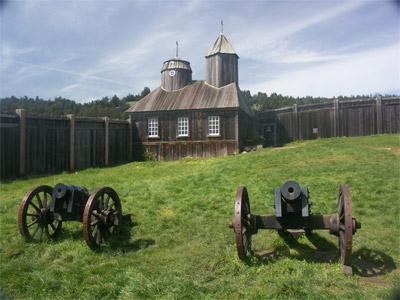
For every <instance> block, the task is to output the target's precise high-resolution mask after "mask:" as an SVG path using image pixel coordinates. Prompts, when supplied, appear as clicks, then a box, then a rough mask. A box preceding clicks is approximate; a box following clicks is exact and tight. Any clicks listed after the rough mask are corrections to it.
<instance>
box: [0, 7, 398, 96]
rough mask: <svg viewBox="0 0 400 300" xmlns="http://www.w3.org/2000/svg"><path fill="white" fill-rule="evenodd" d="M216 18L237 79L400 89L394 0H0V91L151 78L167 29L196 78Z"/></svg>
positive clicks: (299, 90) (78, 89)
mask: <svg viewBox="0 0 400 300" xmlns="http://www.w3.org/2000/svg"><path fill="white" fill-rule="evenodd" d="M221 19H223V22H224V29H223V31H224V34H225V36H226V37H227V39H228V40H229V42H230V43H231V45H232V46H233V48H234V49H235V50H236V52H237V54H238V55H239V57H240V59H239V86H240V88H241V89H242V90H250V92H251V93H252V94H255V93H257V92H265V93H267V94H271V93H273V92H276V93H280V94H283V95H291V96H300V97H301V96H323V97H335V96H339V95H358V94H368V95H375V94H400V2H399V1H383V0H382V1H144V0H140V1H139V0H138V1H124V0H115V1H105V0H97V1H90V0H87V1H83V0H81V1H78V0H77V1H60V0H58V1H35V0H31V1H16V0H0V41H1V42H0V47H1V49H0V97H8V96H12V95H13V96H17V97H19V96H28V97H35V96H39V97H42V98H45V99H52V98H54V97H57V96H61V97H65V98H69V99H72V100H76V101H79V102H86V101H90V100H93V99H99V98H102V97H105V96H113V95H117V96H119V97H123V96H126V95H128V94H137V93H140V92H141V91H142V90H143V88H144V87H145V86H147V87H149V88H150V89H151V90H153V89H155V88H157V87H158V86H159V85H160V78H161V74H160V70H161V66H162V63H163V62H164V61H165V60H167V59H170V58H172V57H174V56H175V47H176V46H175V41H178V42H179V56H180V57H181V58H183V59H186V60H188V61H190V63H191V67H192V70H193V79H195V80H204V79H205V77H206V76H205V55H206V54H207V52H208V49H209V48H210V47H211V45H212V44H213V43H214V41H215V39H216V38H217V37H218V35H219V34H220V31H221V25H220V22H221Z"/></svg>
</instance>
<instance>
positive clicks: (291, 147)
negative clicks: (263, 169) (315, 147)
mask: <svg viewBox="0 0 400 300" xmlns="http://www.w3.org/2000/svg"><path fill="white" fill-rule="evenodd" d="M299 147H300V146H286V147H274V148H272V150H286V149H294V148H299Z"/></svg>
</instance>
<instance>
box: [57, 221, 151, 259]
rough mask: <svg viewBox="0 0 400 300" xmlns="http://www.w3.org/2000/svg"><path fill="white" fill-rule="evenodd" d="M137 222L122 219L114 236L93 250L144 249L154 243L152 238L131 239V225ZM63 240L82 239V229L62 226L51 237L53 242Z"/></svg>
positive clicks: (123, 250) (129, 250)
mask: <svg viewBox="0 0 400 300" xmlns="http://www.w3.org/2000/svg"><path fill="white" fill-rule="evenodd" d="M137 225H138V223H136V222H131V221H130V220H129V221H125V220H123V223H122V224H121V226H120V228H119V230H118V233H117V234H116V235H114V236H110V237H109V239H108V241H107V243H106V244H107V246H104V247H103V246H102V247H101V248H100V249H99V250H95V252H110V251H111V252H114V251H116V250H118V251H122V252H131V251H133V252H134V251H138V250H141V249H145V248H147V247H149V246H151V245H154V244H155V240H153V239H137V240H135V241H133V242H132V241H131V230H132V228H133V227H135V226H137ZM64 240H73V241H82V240H84V238H83V233H82V229H80V230H78V229H76V228H74V229H71V228H67V227H64V228H62V229H61V231H60V233H59V235H58V236H57V237H55V238H53V239H52V242H53V243H57V242H61V241H64Z"/></svg>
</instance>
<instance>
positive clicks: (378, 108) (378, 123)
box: [375, 96, 382, 134]
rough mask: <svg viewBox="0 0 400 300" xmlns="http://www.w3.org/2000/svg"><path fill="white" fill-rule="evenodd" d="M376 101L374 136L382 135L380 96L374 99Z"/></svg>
mask: <svg viewBox="0 0 400 300" xmlns="http://www.w3.org/2000/svg"><path fill="white" fill-rule="evenodd" d="M375 100H376V134H381V133H382V96H378V97H376V98H375Z"/></svg>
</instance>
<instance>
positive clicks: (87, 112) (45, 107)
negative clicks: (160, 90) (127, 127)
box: [0, 87, 150, 119]
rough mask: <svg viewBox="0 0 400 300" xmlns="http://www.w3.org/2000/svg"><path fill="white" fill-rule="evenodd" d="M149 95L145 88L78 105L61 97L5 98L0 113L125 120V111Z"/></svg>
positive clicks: (148, 90) (147, 89)
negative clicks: (122, 95)
mask: <svg viewBox="0 0 400 300" xmlns="http://www.w3.org/2000/svg"><path fill="white" fill-rule="evenodd" d="M149 93H150V89H149V88H148V87H145V88H144V89H143V90H142V91H141V92H140V93H139V94H136V95H132V94H129V95H128V96H125V97H122V98H119V97H118V96H117V95H114V96H113V97H111V98H110V97H103V98H102V99H98V100H94V101H90V102H86V103H79V102H76V101H74V100H70V99H66V98H63V97H56V98H54V99H53V100H45V99H42V98H39V97H35V98H29V97H26V96H25V97H14V96H11V97H6V98H1V99H0V113H14V112H15V110H16V109H17V108H23V109H25V110H26V111H27V112H29V113H30V114H34V115H51V116H60V115H67V114H74V115H76V116H80V117H105V116H108V117H110V118H113V119H126V118H127V115H126V113H125V111H126V110H127V109H128V108H129V107H130V106H131V105H132V104H134V103H135V102H136V101H139V100H140V99H142V98H143V97H144V96H146V95H147V94H149Z"/></svg>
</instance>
